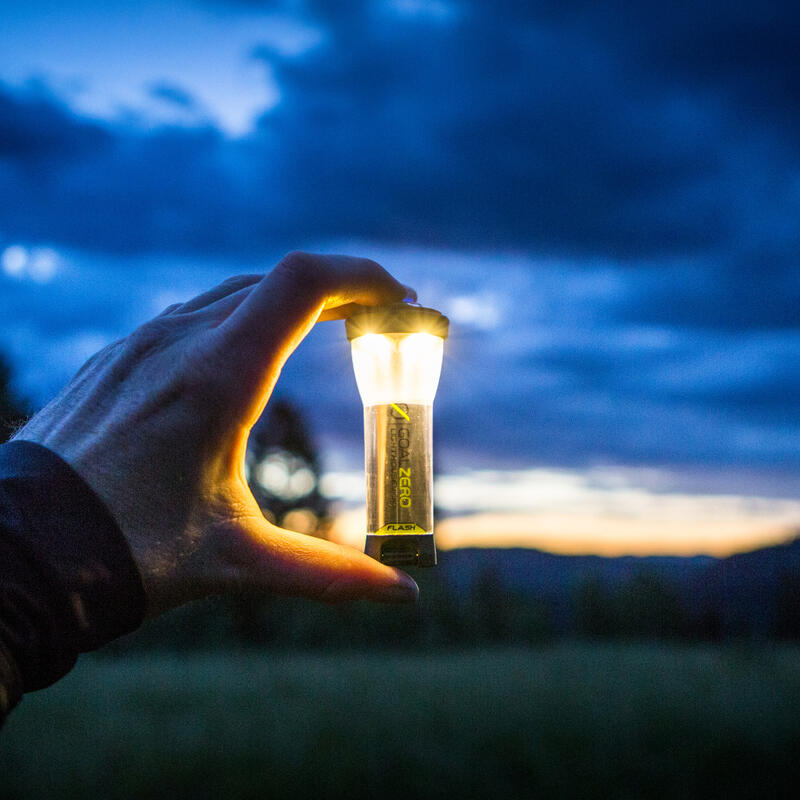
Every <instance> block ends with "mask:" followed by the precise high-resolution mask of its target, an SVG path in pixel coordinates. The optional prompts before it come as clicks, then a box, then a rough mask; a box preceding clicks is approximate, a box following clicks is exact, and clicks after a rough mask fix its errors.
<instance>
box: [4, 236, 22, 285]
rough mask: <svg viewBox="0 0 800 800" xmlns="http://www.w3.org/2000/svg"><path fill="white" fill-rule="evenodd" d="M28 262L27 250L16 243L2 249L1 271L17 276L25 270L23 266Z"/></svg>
mask: <svg viewBox="0 0 800 800" xmlns="http://www.w3.org/2000/svg"><path fill="white" fill-rule="evenodd" d="M27 263H28V251H27V250H26V249H25V248H24V247H22V246H21V245H18V244H12V245H10V246H9V247H6V249H5V250H3V255H2V257H0V264H2V266H3V272H5V273H6V275H8V276H10V277H12V278H19V277H21V276H22V274H23V273H24V272H25V267H26V265H27Z"/></svg>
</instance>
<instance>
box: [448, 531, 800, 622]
mask: <svg viewBox="0 0 800 800" xmlns="http://www.w3.org/2000/svg"><path fill="white" fill-rule="evenodd" d="M439 570H440V571H441V577H442V579H443V581H444V582H445V583H446V585H448V587H450V589H451V590H452V591H453V592H454V593H455V594H456V595H459V596H462V597H466V596H468V595H469V594H471V593H472V592H473V591H474V588H475V586H476V584H477V583H478V582H479V581H480V580H490V581H492V582H494V583H496V584H497V588H498V590H500V591H502V592H509V593H514V594H517V595H519V596H521V597H528V598H530V597H536V598H538V599H539V600H541V601H543V602H545V603H546V604H548V606H549V608H550V609H551V613H552V616H553V618H554V621H555V626H556V628H557V629H559V630H561V631H565V632H566V631H572V630H574V629H575V627H576V613H577V611H576V607H577V606H576V604H577V603H578V596H579V595H580V593H581V592H582V591H585V589H586V587H587V585H590V584H591V585H592V586H594V587H596V588H595V596H598V595H597V592H598V591H599V592H602V593H604V595H603V596H605V597H606V598H607V602H609V603H611V602H612V601H614V598H619V595H620V594H624V593H625V592H626V591H627V592H628V594H629V595H630V594H631V593H632V592H633V589H632V588H631V587H633V586H634V585H635V584H636V583H637V581H638V582H639V583H640V584H641V583H642V582H643V581H645V580H649V581H650V587H651V589H652V588H653V587H655V588H658V587H661V590H663V592H669V593H671V594H672V595H673V596H674V597H675V599H676V600H677V602H678V603H679V605H680V607H681V608H682V611H683V614H684V616H685V618H686V619H689V620H694V622H693V623H692V624H694V625H702V626H705V627H707V628H708V629H709V630H716V631H718V633H719V635H745V636H762V635H763V636H768V635H773V634H774V633H775V632H776V631H778V632H779V633H781V632H782V633H783V634H785V635H800V538H796V539H793V540H792V541H789V542H787V543H785V544H782V545H778V546H774V547H766V548H763V549H760V550H754V551H752V552H748V553H737V554H736V555H732V556H729V557H727V558H714V557H712V556H694V557H690V558H682V557H678V556H648V557H636V556H625V557H620V558H609V557H601V556H566V555H556V554H554V553H547V552H543V551H541V550H533V549H530V550H529V549H524V548H513V549H488V548H487V549H481V548H464V549H458V550H450V551H445V552H443V553H441V558H440V567H439ZM639 591H640V596H641V598H642V599H641V602H642V603H643V604H644V603H651V598H650V597H649V596H646V594H642V590H641V589H640V590H639ZM651 593H652V592H651ZM601 599H602V598H601ZM623 600H625V598H623ZM586 602H589V601H586ZM595 602H598V603H599V602H600V600H596V601H595ZM620 602H622V601H620ZM625 602H627V603H628V604H629V605H630V604H631V603H634V602H636V600H635V598H634V599H627V600H625ZM795 620H796V621H795Z"/></svg>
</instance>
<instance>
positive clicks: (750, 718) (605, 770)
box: [0, 643, 800, 800]
mask: <svg viewBox="0 0 800 800" xmlns="http://www.w3.org/2000/svg"><path fill="white" fill-rule="evenodd" d="M798 764H800V650H799V649H797V648H789V647H772V646H764V647H753V646H751V647H747V648H743V647H733V646H729V647H714V646H677V645H659V644H652V645H649V644H627V645H613V644H611V645H609V644H604V645H593V644H578V643H563V644H556V645H552V646H542V647H540V648H531V649H505V650H497V651H489V650H484V651H478V652H471V653H461V654H439V655H420V656H415V655H408V654H384V653H372V654H355V653H348V654H326V655H315V654H311V655H307V654H285V653H269V652H264V653H255V652H251V653H247V654H238V655H230V656H225V655H219V654H212V655H197V654H192V655H185V656H183V655H182V656H171V655H165V656H138V657H135V658H127V659H124V660H123V659H110V658H102V657H94V658H84V659H83V660H82V661H81V662H80V663H79V665H78V667H77V668H76V669H75V670H74V671H73V673H72V674H71V675H70V676H69V677H67V678H66V679H65V680H64V681H62V682H61V683H60V684H58V685H57V686H55V687H53V688H52V689H50V690H47V691H45V692H40V693H38V694H35V695H30V696H28V697H27V698H26V699H25V701H24V702H23V704H22V706H21V707H20V708H19V709H18V710H17V711H16V712H15V713H14V714H13V715H12V716H11V718H10V719H9V721H8V724H7V726H6V728H5V729H4V731H3V732H2V734H0V797H2V798H8V799H9V800H10V799H11V798H47V797H54V798H56V797H57V798H73V797H93V798H123V797H124V798H133V797H137V798H147V797H156V796H161V797H167V798H176V797H199V798H204V797H219V798H239V797H246V798H250V797H252V798H256V797H258V798H270V797H281V798H282V797H287V798H294V799H295V800H301V798H306V797H314V798H320V799H322V798H381V797H400V796H405V797H407V798H428V797H431V798H432V797H436V798H445V797H447V798H450V797H452V798H472V797H481V798H483V797H485V798H498V799H499V798H506V797H510V798H513V797H553V798H556V797H558V798H571V797H575V798H578V797H580V798H587V797H602V798H617V797H620V798H649V797H669V798H682V797H698V798H707V797H725V798H740V797H741V798H744V797H753V798H755V797H769V796H776V795H778V794H779V792H778V790H777V788H776V787H780V786H781V785H782V784H783V785H784V786H787V785H792V783H794V780H795V779H796V776H797V774H798V772H797V769H798Z"/></svg>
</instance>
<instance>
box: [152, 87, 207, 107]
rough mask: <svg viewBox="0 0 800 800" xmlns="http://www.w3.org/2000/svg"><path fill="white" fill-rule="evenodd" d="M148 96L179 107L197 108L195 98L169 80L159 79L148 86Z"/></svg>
mask: <svg viewBox="0 0 800 800" xmlns="http://www.w3.org/2000/svg"><path fill="white" fill-rule="evenodd" d="M150 96H151V97H154V98H155V99H156V100H163V101H164V102H166V103H170V104H171V105H174V106H177V107H178V108H181V109H185V110H194V109H195V108H197V100H196V99H195V97H194V96H193V95H192V94H190V93H189V92H187V91H186V90H185V89H182V88H181V87H180V86H177V85H176V84H174V83H170V82H169V81H161V82H159V83H155V84H153V85H152V86H150Z"/></svg>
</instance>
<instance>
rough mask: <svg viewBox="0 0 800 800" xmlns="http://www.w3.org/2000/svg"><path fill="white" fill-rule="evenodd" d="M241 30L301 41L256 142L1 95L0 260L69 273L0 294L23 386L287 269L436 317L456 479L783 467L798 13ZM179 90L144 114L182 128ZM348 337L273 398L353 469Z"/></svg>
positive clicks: (343, 17)
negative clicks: (247, 279) (370, 272)
mask: <svg viewBox="0 0 800 800" xmlns="http://www.w3.org/2000/svg"><path fill="white" fill-rule="evenodd" d="M217 5H218V6H219V5H221V4H217ZM228 7H229V9H231V11H232V13H233V11H235V13H242V14H252V13H256V11H258V13H268V14H273V15H275V14H277V15H283V17H286V18H287V19H289V18H291V19H292V20H294V21H293V22H292V24H291V25H288V23H287V25H288V27H287V30H292V31H293V33H292V37H294V38H292V37H290V39H291V42H294V44H292V45H291V46H286V47H281V46H279V44H280V42H277V43H276V40H270V41H266V40H265V41H263V42H261V46H257V47H256V48H255V49H254V51H253V58H254V59H255V60H256V62H257V63H261V64H263V65H264V68H265V71H266V70H268V71H269V74H270V76H272V78H273V79H274V80H275V81H276V82H277V86H278V89H279V92H280V97H281V100H280V102H279V103H278V104H277V105H274V106H272V107H270V108H269V110H266V111H265V112H264V113H263V114H262V115H261V117H260V119H259V120H258V123H257V125H256V127H255V129H254V130H252V131H251V132H250V133H249V134H248V135H245V136H239V137H231V136H228V135H225V134H224V133H223V132H222V131H220V130H218V129H217V128H215V127H214V126H213V125H211V124H210V123H207V122H198V123H197V124H193V125H174V126H170V125H162V126H160V127H155V128H145V127H142V126H139V125H137V124H136V121H135V120H134V121H132V120H127V121H126V120H118V121H116V122H105V123H100V122H97V121H92V120H89V119H87V118H84V117H82V116H80V115H79V114H77V113H75V112H74V111H72V110H71V109H70V108H69V107H68V106H67V105H66V104H64V103H63V102H60V101H59V100H58V98H57V97H55V96H53V94H52V93H51V92H48V91H47V90H46V89H44V88H43V87H42V86H41V85H40V86H32V87H28V88H26V89H11V88H9V87H8V86H3V85H1V84H0V197H2V198H3V200H4V202H2V203H0V252H8V248H22V249H24V250H25V252H33V251H34V250H35V249H37V248H39V249H40V250H41V249H47V250H53V251H54V252H57V253H62V252H63V253H67V255H68V256H69V254H70V253H71V254H77V255H75V260H74V261H70V258H69V257H65V259H64V264H63V265H62V267H63V268H61V267H60V269H59V272H58V273H57V275H55V276H54V277H53V279H52V280H51V281H50V282H49V283H47V284H46V285H41V286H39V285H36V286H34V285H33V283H32V282H31V281H27V282H26V281H21V280H19V279H18V277H14V276H12V275H11V274H10V273H9V274H5V273H4V274H3V275H0V282H2V297H0V315H5V327H4V328H3V330H4V331H5V335H6V337H7V339H8V341H12V342H14V343H16V344H14V347H15V348H16V351H15V352H17V353H19V354H20V355H19V359H20V360H21V359H22V355H21V354H22V353H23V351H24V350H25V349H29V350H30V351H31V352H37V353H44V352H45V351H47V352H48V353H50V355H48V356H46V357H45V356H44V355H43V356H42V363H47V364H51V365H53V368H54V369H56V366H57V361H58V359H57V358H56V357H55V356H54V355H53V352H52V348H60V347H68V349H69V348H71V349H70V352H72V353H78V352H82V350H81V348H83V347H84V345H85V343H86V342H92V341H96V339H93V338H92V337H95V336H99V337H114V336H118V335H121V334H122V333H124V332H125V330H126V329H127V328H126V326H129V325H131V324H133V323H134V322H135V321H139V320H140V319H142V318H143V317H144V316H145V309H147V313H148V314H149V313H152V312H153V311H155V310H156V309H152V308H151V305H152V299H153V298H154V297H156V296H166V294H169V295H170V296H174V295H175V293H176V292H178V293H180V292H181V291H186V293H187V295H188V294H190V293H191V292H190V288H191V286H196V285H198V284H199V286H198V288H201V287H202V285H203V284H204V283H205V282H208V283H210V282H214V281H215V280H218V279H221V278H222V277H224V274H225V273H226V272H235V271H250V270H251V269H253V264H254V263H255V264H256V265H263V264H264V263H270V262H271V261H272V260H273V259H274V257H276V256H277V255H279V254H280V252H281V251H282V250H285V249H289V248H292V247H297V246H301V247H308V248H309V249H316V248H319V249H334V250H351V251H357V252H361V253H363V254H365V255H371V256H373V257H376V258H378V260H381V261H382V262H383V263H385V264H386V265H387V266H388V267H389V268H391V269H393V270H394V271H396V272H397V273H398V275H399V276H400V277H401V278H402V279H403V280H406V281H407V282H410V283H413V284H415V285H416V288H417V289H418V290H419V291H420V296H421V299H422V300H423V302H425V303H427V304H430V305H435V306H438V307H441V308H443V309H445V310H446V311H449V312H450V313H451V314H452V316H453V323H454V325H453V336H452V339H451V340H450V342H449V343H448V347H447V359H446V362H445V368H444V371H443V376H442V384H441V389H440V392H439V396H438V398H437V431H438V434H437V435H438V436H439V437H440V441H441V443H442V448H443V452H445V453H447V454H449V455H447V456H445V457H446V458H449V459H450V463H451V464H458V463H460V462H461V461H462V460H464V461H466V460H469V459H472V460H473V461H474V462H476V463H479V462H481V460H483V461H487V460H495V461H497V462H503V463H508V464H519V465H524V464H529V463H563V464H578V463H587V462H588V463H591V462H593V461H602V460H611V461H618V462H622V463H653V462H659V463H661V462H675V463H684V464H688V463H709V464H711V463H714V464H723V463H728V464H739V465H747V464H750V465H752V464H773V465H775V464H784V465H790V466H791V465H794V466H797V465H798V464H800V450H798V448H797V447H796V442H797V441H799V440H800V439H798V437H799V436H800V423H799V422H798V418H797V414H796V411H795V409H794V407H793V405H792V402H791V397H792V396H793V395H796V394H797V391H798V389H800V367H798V364H800V344H798V339H797V334H796V330H797V327H798V315H797V309H798V308H799V307H800V277H798V276H800V270H798V266H799V265H798V253H800V226H799V225H798V220H800V150H798V148H797V137H796V131H797V122H798V120H797V118H796V116H797V114H796V110H797V108H798V107H800V106H799V105H798V103H797V99H798V98H797V93H798V82H797V77H796V75H797V74H799V73H798V72H797V70H796V69H793V68H792V67H793V66H796V64H794V62H795V61H796V53H797V52H800V42H797V41H796V38H797V33H796V31H797V30H798V28H797V26H792V24H790V23H791V22H792V20H794V19H795V17H796V14H797V12H795V11H794V7H793V6H789V5H787V4H778V3H766V4H760V5H759V6H757V7H756V6H752V7H748V8H745V7H743V6H740V5H737V4H734V5H731V4H725V3H722V2H716V3H711V2H708V1H707V0H706V1H705V2H699V3H688V2H679V3H677V4H670V5H669V6H664V7H663V8H662V7H656V6H655V5H653V4H638V5H637V4H628V3H622V2H618V1H615V2H612V4H611V5H610V6H609V5H604V6H602V7H601V6H598V5H597V4H596V3H588V2H559V3H556V2H553V3H538V4H531V3H525V2H511V0H508V1H507V0H501V1H500V2H497V3H491V4H490V3H433V4H431V3H366V4H365V3H362V2H348V3H337V4H331V3H322V2H306V3H300V4H297V3H244V2H242V3H230V4H228ZM235 7H238V10H236V8H235ZM437 9H438V10H437ZM445 11H446V13H445ZM276 30H277V28H276ZM312 34H313V35H312ZM276 35H277V34H276ZM309 37H310V38H309ZM278 38H280V37H278ZM287 41H289V40H287ZM298 43H302V46H301V44H298ZM180 86H181V84H180V76H166V77H165V80H164V82H163V83H161V84H159V85H158V86H155V87H151V88H152V90H153V92H154V93H155V94H156V95H157V96H158V97H159V98H160V99H161V100H162V101H164V102H169V103H172V104H173V105H176V106H178V107H182V108H187V109H188V108H193V107H194V102H193V99H192V97H191V96H190V95H188V94H186V93H185V92H183V90H182V89H181V88H180ZM6 200H7V201H6ZM18 252H19V251H17V250H12V251H11V253H12V256H14V254H15V253H18ZM159 260H163V261H164V264H163V267H162V268H160V269H159V268H156V267H155V266H154V264H156V263H157V262H158V261H159ZM18 261H19V259H17V261H15V260H14V258H11V260H10V262H9V263H11V266H12V267H14V265H15V264H16V263H17V262H18ZM70 264H72V266H70ZM108 265H111V266H108ZM114 270H116V272H114V273H113V275H112V274H111V272H112V271H114ZM12 271H13V270H12ZM6 272H8V271H7V270H6ZM34 292H35V294H33V293H34ZM482 309H483V310H485V311H486V313H485V314H484V313H482ZM0 319H2V317H0ZM12 319H13V322H12V321H10V320H12ZM332 331H333V332H332ZM339 333H341V331H339ZM339 333H336V331H335V330H334V329H332V328H330V327H327V328H324V329H320V330H319V331H316V332H315V333H314V334H312V336H311V337H310V339H309V341H308V342H306V343H305V344H304V346H303V348H302V350H301V352H299V353H298V354H297V356H296V357H295V358H293V359H291V360H290V362H289V364H288V365H287V367H286V369H285V370H284V373H283V376H282V378H281V382H280V383H279V390H280V391H282V392H284V393H288V394H291V395H292V396H294V397H299V398H301V402H302V404H303V405H304V407H305V409H306V410H307V411H308V413H309V414H310V415H311V417H312V420H313V422H314V425H315V428H316V429H317V430H320V431H321V430H324V431H327V432H328V435H330V436H331V437H334V438H335V437H338V438H339V439H340V440H341V441H347V442H349V443H350V445H351V446H353V447H356V446H357V443H358V440H359V436H360V415H359V413H357V412H358V402H359V401H358V397H357V394H356V391H355V385H354V382H353V381H352V379H351V376H350V367H349V363H348V359H347V349H346V345H344V344H343V340H342V339H341V336H339ZM337 336H338V338H337ZM15 337H16V338H15ZM35 342H38V343H39V344H37V345H35V346H34V343H35ZM48 342H49V343H50V344H47V343H48ZM65 343H66V344H65ZM70 343H71V344H70ZM37 348H38V349H37ZM35 380H36V375H35V370H33V369H31V370H29V371H28V372H27V373H26V381H28V384H27V385H29V386H33V385H34V384H35ZM320 386H324V387H325V392H324V395H325V396H324V399H323V400H322V401H319V400H318V399H309V398H318V397H319V387H320ZM51 388H52V387H51V383H48V385H47V387H46V388H41V389H40V390H39V392H38V396H43V395H46V394H47V392H48V391H50V389H51ZM304 398H305V399H304ZM354 409H355V413H354Z"/></svg>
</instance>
